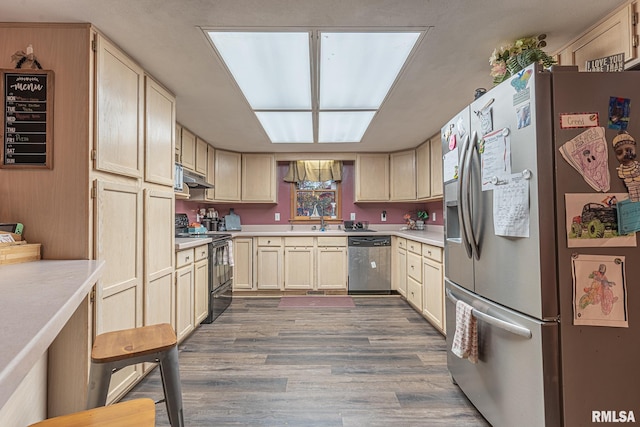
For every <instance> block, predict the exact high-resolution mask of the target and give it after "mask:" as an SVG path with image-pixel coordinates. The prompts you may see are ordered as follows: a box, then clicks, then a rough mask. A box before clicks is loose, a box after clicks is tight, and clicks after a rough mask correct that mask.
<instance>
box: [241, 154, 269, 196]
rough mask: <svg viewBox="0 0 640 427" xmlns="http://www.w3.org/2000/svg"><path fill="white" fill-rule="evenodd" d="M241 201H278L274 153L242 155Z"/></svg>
mask: <svg viewBox="0 0 640 427" xmlns="http://www.w3.org/2000/svg"><path fill="white" fill-rule="evenodd" d="M242 201H243V202H270V203H276V202H277V201H278V196H277V186H276V158H275V155H273V154H243V155H242Z"/></svg>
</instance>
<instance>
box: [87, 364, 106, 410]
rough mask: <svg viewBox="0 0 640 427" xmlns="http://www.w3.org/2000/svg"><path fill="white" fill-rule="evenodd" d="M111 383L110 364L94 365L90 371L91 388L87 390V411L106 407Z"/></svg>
mask: <svg viewBox="0 0 640 427" xmlns="http://www.w3.org/2000/svg"><path fill="white" fill-rule="evenodd" d="M110 382H111V364H110V363H92V364H91V367H90V369H89V386H88V388H89V389H88V390H87V409H93V408H97V407H98V406H104V405H105V403H107V393H109V383H110Z"/></svg>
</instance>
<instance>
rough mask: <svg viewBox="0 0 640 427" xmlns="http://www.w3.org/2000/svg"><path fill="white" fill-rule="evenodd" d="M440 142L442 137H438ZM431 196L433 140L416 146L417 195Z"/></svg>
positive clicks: (423, 197) (419, 196)
mask: <svg viewBox="0 0 640 427" xmlns="http://www.w3.org/2000/svg"><path fill="white" fill-rule="evenodd" d="M438 143H440V139H438ZM430 196H431V142H430V141H427V142H425V143H424V144H422V145H420V146H419V147H418V148H416V197H417V198H418V199H426V198H428V197H430Z"/></svg>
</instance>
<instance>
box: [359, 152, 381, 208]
mask: <svg viewBox="0 0 640 427" xmlns="http://www.w3.org/2000/svg"><path fill="white" fill-rule="evenodd" d="M355 171H356V172H355V181H356V182H355V187H356V194H355V201H356V202H378V201H387V200H389V155H388V154H386V153H385V154H357V155H356V168H355Z"/></svg>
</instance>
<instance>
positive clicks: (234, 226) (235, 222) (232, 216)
mask: <svg viewBox="0 0 640 427" xmlns="http://www.w3.org/2000/svg"><path fill="white" fill-rule="evenodd" d="M224 226H225V229H226V230H227V231H241V230H242V227H241V226H240V216H239V215H238V214H236V213H235V212H234V211H233V208H231V209H229V215H225V217H224Z"/></svg>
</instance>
